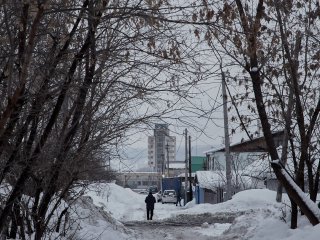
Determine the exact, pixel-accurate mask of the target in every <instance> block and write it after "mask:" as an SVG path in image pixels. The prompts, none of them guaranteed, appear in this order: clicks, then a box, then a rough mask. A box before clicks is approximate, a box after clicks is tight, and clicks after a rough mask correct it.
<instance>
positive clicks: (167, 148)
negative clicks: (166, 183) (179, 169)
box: [166, 142, 170, 177]
mask: <svg viewBox="0 0 320 240" xmlns="http://www.w3.org/2000/svg"><path fill="white" fill-rule="evenodd" d="M166 150H167V174H168V177H170V176H169V143H168V142H167V144H166Z"/></svg>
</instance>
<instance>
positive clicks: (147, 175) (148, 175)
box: [117, 172, 161, 189]
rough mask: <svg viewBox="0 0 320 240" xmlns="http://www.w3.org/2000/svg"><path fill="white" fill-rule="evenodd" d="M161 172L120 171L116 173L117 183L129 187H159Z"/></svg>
mask: <svg viewBox="0 0 320 240" xmlns="http://www.w3.org/2000/svg"><path fill="white" fill-rule="evenodd" d="M160 182H161V174H160V173H157V172H122V173H120V174H118V177H117V184H118V185H120V186H123V187H128V188H131V189H148V188H149V187H152V186H156V187H157V188H158V189H160Z"/></svg>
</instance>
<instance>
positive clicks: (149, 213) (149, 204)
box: [144, 191, 156, 220]
mask: <svg viewBox="0 0 320 240" xmlns="http://www.w3.org/2000/svg"><path fill="white" fill-rule="evenodd" d="M144 202H145V203H146V207H147V220H152V217H153V210H154V204H155V202H156V198H155V197H154V196H153V195H152V192H151V191H150V192H149V194H148V196H147V197H146V199H145V200H144Z"/></svg>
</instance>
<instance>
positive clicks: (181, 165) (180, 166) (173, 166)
mask: <svg viewBox="0 0 320 240" xmlns="http://www.w3.org/2000/svg"><path fill="white" fill-rule="evenodd" d="M185 167H186V164H185V163H184V162H182V163H169V168H171V169H184V168H185Z"/></svg>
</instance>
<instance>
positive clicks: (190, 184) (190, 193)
mask: <svg viewBox="0 0 320 240" xmlns="http://www.w3.org/2000/svg"><path fill="white" fill-rule="evenodd" d="M189 199H190V201H191V200H192V183H191V136H189Z"/></svg>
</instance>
